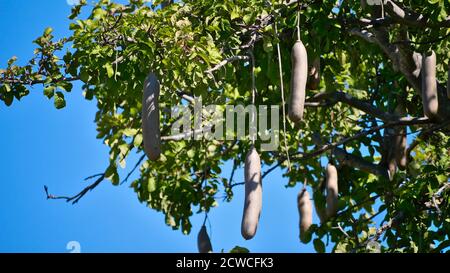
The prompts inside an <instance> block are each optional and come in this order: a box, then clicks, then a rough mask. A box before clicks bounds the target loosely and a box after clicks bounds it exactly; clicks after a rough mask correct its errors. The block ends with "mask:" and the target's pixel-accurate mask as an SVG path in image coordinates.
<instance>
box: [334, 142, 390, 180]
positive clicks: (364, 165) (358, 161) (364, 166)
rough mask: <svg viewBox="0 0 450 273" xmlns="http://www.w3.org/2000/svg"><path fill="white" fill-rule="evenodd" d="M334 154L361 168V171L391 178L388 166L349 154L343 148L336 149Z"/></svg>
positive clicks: (344, 162) (346, 163)
mask: <svg viewBox="0 0 450 273" xmlns="http://www.w3.org/2000/svg"><path fill="white" fill-rule="evenodd" d="M334 155H335V156H336V158H337V159H338V160H339V161H340V162H341V163H342V164H344V165H348V166H351V167H353V168H356V169H360V170H361V171H364V172H367V173H373V174H375V175H377V176H382V177H385V178H389V175H388V171H387V169H386V168H384V167H382V166H380V165H377V164H374V163H371V162H368V161H366V160H364V158H362V157H360V156H356V155H352V154H349V153H347V152H346V151H345V150H344V149H341V148H336V149H334Z"/></svg>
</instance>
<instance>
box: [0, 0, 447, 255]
mask: <svg viewBox="0 0 450 273" xmlns="http://www.w3.org/2000/svg"><path fill="white" fill-rule="evenodd" d="M170 2H171V1H153V3H148V1H144V0H130V1H129V3H128V4H118V3H114V2H113V1H109V0H99V1H96V2H95V3H92V4H88V3H87V2H86V1H85V0H81V1H80V3H79V4H78V5H76V6H74V7H73V9H72V13H71V14H70V19H72V23H71V24H70V30H71V31H72V35H71V36H70V37H66V38H63V39H59V40H56V39H55V38H54V36H53V35H52V29H51V28H47V29H45V30H44V32H43V34H42V36H40V37H38V38H37V39H36V40H34V41H33V42H34V43H35V44H36V49H35V51H34V57H33V58H32V59H31V60H30V61H29V62H28V63H27V64H26V65H24V66H20V65H17V64H16V61H17V60H16V58H15V57H14V58H11V59H10V60H9V61H8V63H7V66H6V68H4V69H1V70H0V100H2V101H3V102H4V103H5V105H7V106H11V105H13V104H15V103H18V101H19V100H21V99H25V97H26V96H27V95H28V94H29V93H30V87H31V86H34V85H41V86H43V87H44V88H43V90H44V91H43V93H44V95H45V96H46V97H48V98H49V99H51V100H52V101H53V103H54V105H55V107H56V108H58V109H60V108H64V107H65V106H66V102H65V96H68V93H70V92H71V91H72V82H74V81H81V82H82V89H83V90H82V92H83V95H84V97H85V98H86V100H88V101H95V102H96V103H97V107H98V111H97V113H96V115H95V122H96V124H97V131H98V135H97V138H98V139H101V140H102V141H103V143H104V144H106V145H107V146H108V147H109V149H110V153H109V155H110V157H109V166H108V167H107V169H106V170H105V171H104V173H102V174H100V175H98V176H96V177H95V178H96V179H97V180H96V181H95V183H93V184H92V185H91V186H90V187H88V188H86V189H85V190H83V191H82V192H80V194H78V195H76V196H73V197H67V198H65V197H62V198H65V199H67V201H71V202H77V201H78V200H79V199H80V198H81V197H83V195H84V194H86V192H87V191H89V190H90V189H93V188H95V187H96V186H97V185H98V184H99V183H101V182H102V181H103V180H104V179H107V180H110V181H111V182H112V184H114V185H119V184H121V182H125V181H127V180H128V178H129V176H127V177H119V174H118V171H117V169H118V168H119V167H124V166H125V164H126V163H127V156H128V155H129V154H130V153H137V154H139V155H142V156H141V158H140V160H139V161H138V162H137V164H136V163H134V162H133V163H132V164H133V166H134V164H136V165H135V166H136V167H135V168H134V169H133V170H132V171H135V170H138V171H139V172H140V175H139V178H137V179H135V180H134V181H132V182H131V185H132V187H133V188H134V190H135V192H136V194H137V197H138V199H139V201H140V202H143V203H146V204H147V205H148V207H149V208H151V209H154V210H157V211H161V212H162V213H164V214H165V219H166V224H167V225H169V226H171V227H172V228H174V229H181V230H182V232H184V233H185V234H188V233H190V231H191V222H190V217H191V216H192V215H193V214H194V213H201V212H208V211H210V210H211V209H213V208H214V206H215V205H216V198H218V197H219V196H223V195H225V196H224V200H226V201H231V200H232V199H233V191H234V190H236V189H239V188H238V187H237V186H239V185H241V184H242V183H241V182H240V181H235V180H234V179H233V174H229V173H222V171H221V168H222V167H223V165H224V164H225V162H228V161H231V162H233V166H234V167H233V172H232V173H234V170H235V169H236V168H238V167H239V166H242V165H243V164H244V161H245V155H246V153H247V151H248V150H249V149H250V147H251V142H250V141H246V140H234V141H225V140H224V141H220V140H205V139H203V140H201V141H196V140H177V141H173V140H172V139H170V137H166V138H165V136H168V135H169V134H170V128H171V125H172V124H173V123H174V122H175V119H174V118H173V117H172V116H171V115H170V107H171V106H174V105H180V104H185V105H186V104H187V105H189V104H193V103H194V102H193V101H194V98H196V97H201V98H202V102H203V104H208V105H212V104H217V105H224V104H227V105H238V104H244V105H245V104H251V103H252V90H253V85H252V80H251V79H252V76H254V77H255V88H256V91H257V93H256V97H255V104H256V105H280V106H281V105H282V104H283V100H282V96H281V95H282V90H281V87H282V86H283V87H284V88H283V90H284V93H285V94H284V95H285V96H286V98H287V97H288V95H289V90H290V85H291V83H290V77H291V74H290V72H291V49H292V46H293V44H294V43H295V41H296V40H297V38H298V37H297V25H299V27H300V34H301V35H300V38H301V40H302V42H303V43H304V45H305V47H306V50H307V53H308V63H309V64H310V65H311V64H313V63H316V64H319V65H318V66H317V68H318V70H319V71H320V73H319V75H320V84H319V85H318V86H316V87H312V86H311V85H309V88H308V90H307V91H306V96H307V98H306V102H305V116H304V119H303V121H302V122H300V123H298V124H294V123H292V122H289V121H288V120H286V122H287V124H286V130H284V129H280V132H279V133H280V141H281V145H280V147H279V149H278V150H276V151H266V152H260V157H261V163H262V164H263V166H264V169H263V174H262V177H263V182H262V183H263V184H264V177H265V176H266V175H267V174H268V173H270V172H271V171H273V170H275V169H281V170H282V171H283V176H284V177H287V178H288V181H289V182H288V184H287V186H289V187H293V186H295V185H296V184H297V183H302V184H303V183H305V184H306V185H307V186H308V188H310V190H311V192H312V193H313V195H312V197H313V199H314V203H315V205H316V207H317V209H318V210H320V209H321V208H323V207H324V204H325V196H324V195H323V191H324V177H325V166H326V164H325V165H324V162H331V163H333V164H335V165H336V166H337V170H338V177H339V203H338V213H337V214H336V215H335V216H333V217H330V218H328V219H327V220H325V221H324V222H323V223H314V224H313V225H312V227H311V228H310V233H309V234H308V237H307V238H306V241H308V242H309V241H313V243H314V247H315V249H316V250H317V251H318V252H323V251H324V250H325V244H328V243H332V244H333V246H334V247H333V251H336V252H360V251H362V252H364V251H367V246H368V245H370V243H372V242H381V243H382V250H383V251H387V252H440V251H442V250H446V249H448V247H449V246H450V238H449V237H448V234H450V214H449V203H450V195H449V192H450V191H448V189H449V188H450V186H449V173H450V150H449V147H450V137H449V130H450V93H447V92H448V91H447V81H448V80H449V79H448V75H449V67H450V61H449V59H450V53H449V47H450V32H449V27H450V17H449V15H448V14H447V11H449V10H450V2H449V1H447V0H428V1H416V0H403V1H393V0H387V1H384V2H383V3H381V1H367V2H366V1H364V0H362V1H354V0H353V1H322V0H310V1H295V0H291V1H275V0H271V1H268V0H264V1H263V0H246V1H243V0H224V1H201V0H186V1H180V2H178V1H176V2H175V3H170ZM377 2H379V3H378V4H377ZM161 4H162V5H161ZM298 14H300V16H298ZM85 15H87V16H85ZM298 23H299V24H298ZM278 48H279V52H278V50H277V49H278ZM431 51H434V52H435V54H436V59H437V66H436V78H437V91H438V92H437V94H438V95H437V100H438V106H439V108H438V109H439V110H438V113H437V115H436V116H434V117H427V116H425V115H424V109H423V106H422V97H423V95H422V94H423V92H422V91H423V82H422V77H421V76H422V74H423V73H422V72H423V65H422V59H423V58H425V57H426V56H428V54H429V52H431ZM280 57H281V58H280ZM279 61H280V62H281V66H280V67H279ZM252 68H253V69H252ZM280 68H282V72H283V73H282V78H281V79H280ZM150 71H151V72H153V73H155V75H156V76H157V77H158V79H159V81H160V83H161V94H160V98H159V101H160V108H161V118H160V124H161V125H160V128H161V134H162V136H163V137H162V140H163V144H162V151H163V152H162V155H161V157H160V158H159V159H158V160H157V161H151V160H148V159H147V158H146V156H145V154H144V151H143V136H142V130H141V109H142V92H143V83H144V80H145V78H146V76H147V74H148V73H149V72H150ZM280 128H282V127H280ZM399 134H400V135H402V134H403V135H408V147H407V149H406V150H405V153H406V157H407V164H406V166H405V168H399V166H392V150H393V149H394V148H395V146H396V145H397V144H398V143H397V142H396V141H395V139H396V138H395V137H396V136H398V135H399ZM284 136H285V138H284ZM285 140H286V141H285ZM260 144H261V143H260V141H257V142H256V147H257V148H258V147H259V146H260ZM286 148H287V150H286ZM287 153H288V154H289V162H290V164H289V166H288V160H287V159H288V157H287ZM281 186H283V185H281V184H280V187H281ZM265 194H270V193H265ZM49 197H51V198H58V197H55V196H52V195H50V194H49ZM235 201H239V200H235ZM194 207H198V208H199V211H196V212H195V211H193V208H194ZM377 215H385V218H384V221H383V223H375V222H374V221H373V219H374V217H376V216H377ZM293 217H294V216H293ZM336 227H338V228H336ZM292 239H293V240H297V239H298V238H292Z"/></svg>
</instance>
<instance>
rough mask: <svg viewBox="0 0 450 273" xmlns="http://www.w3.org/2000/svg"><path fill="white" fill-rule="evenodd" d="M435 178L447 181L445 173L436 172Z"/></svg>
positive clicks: (439, 180) (442, 181)
mask: <svg viewBox="0 0 450 273" xmlns="http://www.w3.org/2000/svg"><path fill="white" fill-rule="evenodd" d="M436 179H437V181H438V182H439V183H444V182H447V180H448V178H447V175H445V174H437V175H436Z"/></svg>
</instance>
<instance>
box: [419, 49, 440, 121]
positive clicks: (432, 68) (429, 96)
mask: <svg viewBox="0 0 450 273" xmlns="http://www.w3.org/2000/svg"><path fill="white" fill-rule="evenodd" d="M422 104H423V111H424V114H425V116H427V117H428V118H430V119H432V118H435V117H436V116H437V113H438V94H437V82H436V54H435V53H434V51H432V52H431V54H430V55H427V54H424V55H423V57H422Z"/></svg>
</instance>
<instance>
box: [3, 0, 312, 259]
mask: <svg viewBox="0 0 450 273" xmlns="http://www.w3.org/2000/svg"><path fill="white" fill-rule="evenodd" d="M69 2H70V1H69ZM70 8H71V7H70V6H69V5H68V2H67V1H66V0H52V1H35V0H1V1H0V25H2V26H3V27H2V29H1V32H0V67H5V66H6V62H7V60H8V59H9V58H10V57H11V56H14V55H15V56H17V57H18V58H19V61H18V62H19V64H24V63H25V62H26V61H27V60H28V59H29V58H30V57H31V56H32V53H33V49H34V45H33V44H32V43H31V41H32V40H34V39H35V38H36V37H38V36H39V35H41V34H42V32H43V30H44V29H45V28H46V27H48V26H51V27H53V29H54V34H55V36H56V37H62V36H68V35H70V32H69V31H68V25H69V20H68V19H67V16H68V15H69V13H70ZM66 99H67V107H66V108H64V109H62V110H56V109H55V108H54V106H53V101H49V100H48V99H47V98H46V97H44V96H43V94H42V87H41V86H36V87H34V88H33V89H32V91H31V94H30V95H29V96H27V97H25V98H24V99H23V100H22V101H21V102H15V103H14V104H13V105H12V107H6V106H5V105H4V104H1V105H0V124H1V126H0V128H1V129H0V130H1V133H0V143H1V144H2V145H1V146H2V156H1V157H0V166H1V167H0V192H1V193H2V198H0V252H68V250H67V249H66V246H67V244H68V243H69V242H70V241H78V242H79V243H80V245H81V251H82V252H196V251H197V245H196V241H197V240H196V236H197V232H198V230H199V229H200V226H201V223H202V221H203V215H196V216H194V217H193V218H192V221H193V231H192V233H191V234H190V235H188V236H185V235H183V234H182V233H181V231H173V230H172V229H171V228H169V227H168V226H166V225H165V223H164V216H163V215H162V214H161V213H158V212H155V211H153V210H151V209H149V208H147V207H146V206H145V205H144V204H140V203H139V202H138V200H137V197H136V195H135V193H134V192H133V190H132V189H131V188H129V187H128V185H122V186H119V187H115V186H112V185H111V184H110V183H109V182H108V181H105V182H103V183H102V184H101V185H100V186H99V187H98V188H96V189H95V190H94V191H93V192H90V193H89V194H87V195H86V196H85V197H84V198H83V199H82V200H81V201H80V202H79V203H78V204H77V205H74V206H73V205H70V204H67V203H65V202H64V201H56V200H46V198H45V194H44V191H43V185H48V186H49V188H50V192H51V193H53V194H58V195H62V194H66V195H72V194H75V193H77V192H78V191H80V190H81V189H82V188H84V187H85V186H86V185H87V184H86V183H87V182H84V181H83V179H84V178H85V177H87V176H89V175H92V174H95V173H98V172H102V171H103V170H104V169H105V167H106V166H107V162H108V149H107V148H106V146H105V145H103V144H102V143H101V141H100V140H97V139H96V138H95V136H96V134H97V133H96V130H95V128H96V127H95V123H94V122H93V120H94V114H95V111H96V106H95V103H94V102H89V101H86V100H84V98H83V97H82V92H81V87H80V84H75V85H74V89H73V91H72V93H70V94H66ZM137 158H138V157H137V156H132V157H131V158H130V159H129V160H128V166H129V167H128V168H127V169H126V170H124V172H123V173H126V172H127V171H128V170H129V169H130V167H132V166H133V165H134V162H136V160H137ZM229 171H230V166H227V167H225V168H224V173H225V174H227V173H229ZM242 172H243V171H242V170H238V172H237V174H236V175H237V176H236V179H237V181H242V180H243V173H242ZM263 183H264V193H263V199H264V200H263V211H262V215H261V221H260V224H259V227H258V232H257V235H256V236H255V238H254V239H253V240H251V241H245V240H244V239H242V237H241V235H240V223H241V216H242V205H243V194H242V193H243V190H244V189H243V187H240V188H236V192H235V197H234V199H233V201H232V202H231V203H222V202H219V206H218V207H217V208H216V209H213V210H212V212H211V213H210V215H209V219H210V222H211V227H212V234H211V230H209V227H208V231H209V232H210V235H211V237H212V244H213V248H214V250H215V251H220V250H221V249H225V251H229V250H230V249H231V248H233V247H234V246H236V245H239V246H243V247H247V248H249V249H250V250H251V251H252V252H312V251H313V247H312V245H311V244H309V245H303V244H301V243H300V242H299V240H298V213H297V207H296V196H297V192H298V191H299V189H300V185H298V186H297V187H296V188H288V189H286V188H285V185H286V183H287V179H284V178H282V174H281V173H280V172H279V171H276V172H273V173H272V174H271V175H269V176H267V177H266V179H265V180H264V182H263ZM194 211H196V210H194ZM314 217H316V216H314ZM315 222H317V219H316V218H315Z"/></svg>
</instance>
